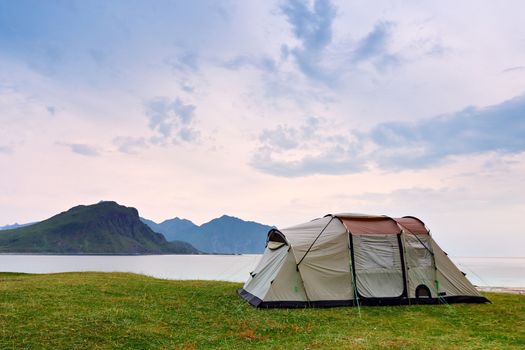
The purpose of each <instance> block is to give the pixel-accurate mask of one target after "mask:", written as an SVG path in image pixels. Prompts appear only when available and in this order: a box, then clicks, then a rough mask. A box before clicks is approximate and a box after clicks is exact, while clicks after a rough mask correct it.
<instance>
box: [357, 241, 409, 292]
mask: <svg viewBox="0 0 525 350" xmlns="http://www.w3.org/2000/svg"><path fill="white" fill-rule="evenodd" d="M352 240H353V248H354V264H355V273H356V286H357V291H358V292H359V294H360V295H361V296H363V297H365V298H395V297H401V296H402V295H403V292H404V289H405V286H404V281H403V267H402V263H401V252H400V250H399V242H398V239H397V235H392V234H387V235H380V234H371V235H353V236H352Z"/></svg>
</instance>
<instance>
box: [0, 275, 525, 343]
mask: <svg viewBox="0 0 525 350" xmlns="http://www.w3.org/2000/svg"><path fill="white" fill-rule="evenodd" d="M239 286H240V285H239V284H236V283H226V282H206V281H166V280H158V279H153V278H148V277H144V276H138V275H133V274H122V273H111V274H109V273H64V274H52V275H26V274H10V273H0V349H11V348H13V349H174V348H181V349H184V348H187V349H201V348H225V349H226V348H228V349H232V348H233V349H243V348H247V347H253V348H288V349H305V348H308V349H318V348H338V349H341V348H348V349H396V348H399V349H524V348H525V297H524V296H519V295H511V294H497V293H487V294H485V295H486V296H487V297H488V298H489V299H491V300H492V302H493V303H492V304H485V305H468V304H465V305H461V304H455V305H436V306H395V307H362V308H361V310H360V313H359V310H358V309H357V308H335V309H297V310H286V309H280V310H277V309H274V310H257V309H253V308H252V307H251V306H249V305H247V304H246V303H245V302H244V301H243V300H241V299H240V298H239V297H237V295H236V293H235V290H236V289H237V288H238V287H239Z"/></svg>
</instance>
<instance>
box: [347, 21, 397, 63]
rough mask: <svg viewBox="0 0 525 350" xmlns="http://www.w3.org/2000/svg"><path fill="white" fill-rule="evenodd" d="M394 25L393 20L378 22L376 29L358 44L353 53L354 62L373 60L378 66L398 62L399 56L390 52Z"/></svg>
mask: <svg viewBox="0 0 525 350" xmlns="http://www.w3.org/2000/svg"><path fill="white" fill-rule="evenodd" d="M392 27H393V23H392V22H378V23H376V25H375V27H374V29H373V30H372V31H371V32H370V33H368V35H367V36H366V37H364V38H363V39H361V40H360V41H359V43H358V44H357V48H356V49H355V51H354V52H353V55H352V60H353V62H356V63H357V62H361V61H368V60H371V61H373V63H374V64H375V65H376V66H377V67H384V66H386V65H390V64H393V63H396V62H397V61H398V58H397V57H396V56H395V55H393V54H390V53H389V52H388V41H389V39H390V36H391V31H392Z"/></svg>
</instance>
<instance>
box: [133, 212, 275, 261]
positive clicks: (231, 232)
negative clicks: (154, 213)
mask: <svg viewBox="0 0 525 350" xmlns="http://www.w3.org/2000/svg"><path fill="white" fill-rule="evenodd" d="M141 220H142V222H144V223H145V224H147V225H148V226H149V227H150V228H151V229H152V230H153V231H155V232H159V233H162V234H163V235H164V236H165V237H166V239H167V240H168V241H174V240H179V241H184V242H188V243H190V244H191V245H193V246H194V247H195V248H197V249H199V250H201V251H203V252H207V253H223V254H258V253H262V252H263V251H264V247H265V243H266V236H267V233H268V231H269V230H270V229H271V228H272V227H271V226H268V225H263V224H259V223H257V222H253V221H244V220H241V219H239V218H236V217H233V216H228V215H223V216H221V217H220V218H216V219H213V220H211V221H210V222H207V223H205V224H202V225H200V226H198V225H195V224H194V223H193V222H191V221H190V220H186V219H181V218H174V219H170V220H165V221H163V222H161V223H156V222H153V221H151V220H148V219H144V218H142V219H141Z"/></svg>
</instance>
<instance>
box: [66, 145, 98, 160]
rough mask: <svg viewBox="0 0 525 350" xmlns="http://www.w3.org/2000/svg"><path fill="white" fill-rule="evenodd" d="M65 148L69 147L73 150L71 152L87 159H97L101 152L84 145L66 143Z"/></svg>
mask: <svg viewBox="0 0 525 350" xmlns="http://www.w3.org/2000/svg"><path fill="white" fill-rule="evenodd" d="M63 145H64V146H67V147H69V148H70V149H71V152H73V153H76V154H80V155H82V156H87V157H97V156H99V155H100V153H99V151H98V150H97V149H96V148H95V147H93V146H90V145H87V144H84V143H64V144H63Z"/></svg>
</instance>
